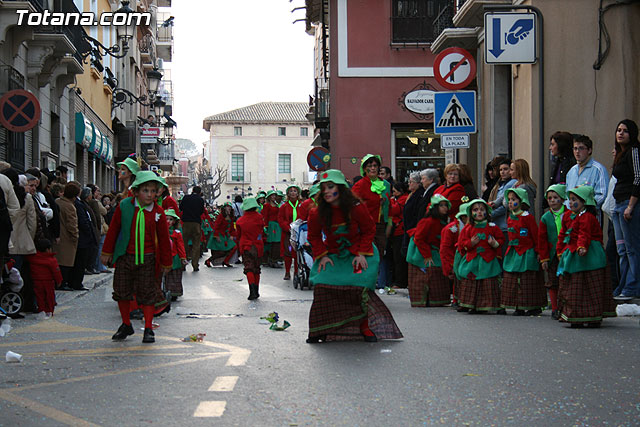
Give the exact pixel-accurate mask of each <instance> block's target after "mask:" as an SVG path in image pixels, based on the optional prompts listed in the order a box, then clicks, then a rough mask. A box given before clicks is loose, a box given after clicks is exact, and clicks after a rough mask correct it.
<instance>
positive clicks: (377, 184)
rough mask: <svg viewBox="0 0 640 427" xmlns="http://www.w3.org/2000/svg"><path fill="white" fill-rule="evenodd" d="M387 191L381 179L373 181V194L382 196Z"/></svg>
mask: <svg viewBox="0 0 640 427" xmlns="http://www.w3.org/2000/svg"><path fill="white" fill-rule="evenodd" d="M384 189H385V185H384V181H383V180H381V179H376V180H375V181H373V180H372V181H371V192H372V193H376V194H382V192H383V191H384Z"/></svg>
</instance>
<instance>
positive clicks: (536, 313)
mask: <svg viewBox="0 0 640 427" xmlns="http://www.w3.org/2000/svg"><path fill="white" fill-rule="evenodd" d="M541 314H542V310H540V309H539V308H534V309H533V310H527V312H526V315H527V316H539V315H541Z"/></svg>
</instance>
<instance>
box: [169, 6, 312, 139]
mask: <svg viewBox="0 0 640 427" xmlns="http://www.w3.org/2000/svg"><path fill="white" fill-rule="evenodd" d="M299 6H304V0H293V1H292V2H289V0H174V1H173V2H172V7H171V9H170V11H171V14H172V15H173V16H175V25H174V46H175V49H174V55H173V63H172V64H171V65H170V67H171V74H172V80H173V84H174V104H175V105H174V113H173V118H174V120H176V122H177V123H178V127H177V129H176V132H175V134H176V137H177V138H187V139H191V140H192V141H193V142H195V143H196V144H198V145H200V144H201V143H202V142H203V141H205V140H207V139H208V135H209V134H208V132H206V131H204V130H203V129H202V121H203V119H204V118H205V117H207V116H210V115H213V114H218V113H222V112H225V111H229V110H233V109H235V108H240V107H244V106H247V105H251V104H255V103H257V102H263V101H308V96H309V95H311V94H312V93H313V37H312V36H310V35H308V34H307V33H306V32H305V23H304V22H296V23H295V24H293V23H292V22H293V21H294V20H295V19H303V18H304V17H305V10H304V9H302V10H298V11H295V12H294V13H291V10H292V9H293V8H294V7H299Z"/></svg>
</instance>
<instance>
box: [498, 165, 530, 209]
mask: <svg viewBox="0 0 640 427" xmlns="http://www.w3.org/2000/svg"><path fill="white" fill-rule="evenodd" d="M510 173H511V178H512V179H515V180H516V183H515V185H514V186H513V188H524V189H525V190H526V191H527V196H528V198H529V201H530V202H531V203H530V204H529V213H530V214H531V215H533V216H534V217H535V216H536V212H535V208H534V206H535V205H536V189H537V188H538V186H537V185H536V183H535V182H534V181H533V179H531V174H530V173H529V163H527V161H526V160H525V159H516V160H514V161H513V162H512V163H511V168H510ZM504 206H505V207H508V200H507V198H506V197H505V198H504Z"/></svg>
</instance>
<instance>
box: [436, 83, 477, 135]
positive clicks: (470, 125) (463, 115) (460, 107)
mask: <svg viewBox="0 0 640 427" xmlns="http://www.w3.org/2000/svg"><path fill="white" fill-rule="evenodd" d="M433 98H434V109H435V111H434V131H435V133H437V134H449V133H476V92H475V91H474V90H465V91H457V92H436V93H435V94H434V96H433Z"/></svg>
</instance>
